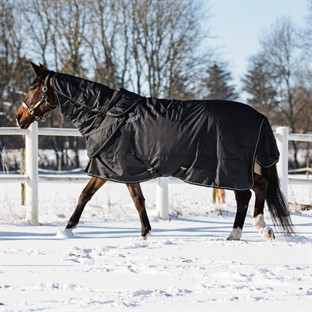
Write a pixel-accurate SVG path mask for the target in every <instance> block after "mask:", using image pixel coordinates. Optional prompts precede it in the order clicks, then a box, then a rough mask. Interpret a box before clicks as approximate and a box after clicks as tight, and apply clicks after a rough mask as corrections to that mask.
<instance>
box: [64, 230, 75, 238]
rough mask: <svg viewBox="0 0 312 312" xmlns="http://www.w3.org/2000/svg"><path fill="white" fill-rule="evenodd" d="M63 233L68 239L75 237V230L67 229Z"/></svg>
mask: <svg viewBox="0 0 312 312" xmlns="http://www.w3.org/2000/svg"><path fill="white" fill-rule="evenodd" d="M63 233H64V235H65V236H67V237H72V236H74V233H73V229H67V228H66V229H65V230H64V232H63Z"/></svg>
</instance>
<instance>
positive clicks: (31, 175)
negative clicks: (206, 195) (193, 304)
mask: <svg viewBox="0 0 312 312" xmlns="http://www.w3.org/2000/svg"><path fill="white" fill-rule="evenodd" d="M0 135H25V137H26V139H25V150H26V154H25V174H23V175H18V174H2V175H0V182H7V183H10V182H24V183H25V197H26V198H25V205H26V211H27V213H26V219H27V221H28V222H29V224H30V225H38V215H39V208H38V207H39V206H38V183H39V182H40V183H41V182H74V183H80V182H85V183H87V182H88V181H89V179H90V177H89V176H87V175H68V174H62V175H51V174H49V175H45V174H38V136H39V135H48V136H80V133H79V131H78V130H76V129H64V128H60V129H54V128H38V123H33V124H32V125H31V126H30V127H29V129H27V130H23V129H19V128H13V127H12V128H11V127H7V128H6V127H2V128H0ZM275 137H276V140H277V145H278V148H279V151H280V154H281V156H280V161H279V162H278V164H277V169H278V172H279V176H280V182H281V187H282V190H283V193H284V195H285V197H286V198H287V199H288V191H287V189H288V184H307V183H309V184H312V180H307V179H306V180H303V179H292V178H288V141H291V140H292V141H306V142H312V135H311V134H289V132H288V128H287V127H279V128H277V133H276V134H275ZM150 182H151V183H156V192H157V194H156V197H157V210H158V216H159V218H161V219H167V218H168V183H169V179H168V178H158V179H154V180H151V181H150ZM174 182H179V183H184V182H182V181H181V180H176V181H174ZM170 183H172V180H171V181H170Z"/></svg>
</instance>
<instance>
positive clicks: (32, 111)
mask: <svg viewBox="0 0 312 312" xmlns="http://www.w3.org/2000/svg"><path fill="white" fill-rule="evenodd" d="M51 74H52V72H51V71H49V73H48V75H47V77H46V78H45V80H44V85H43V87H42V92H43V95H42V97H41V99H40V101H39V102H37V103H36V104H35V105H34V106H33V107H29V106H28V104H27V103H26V102H25V101H23V102H22V106H23V107H24V108H26V109H27V111H28V113H29V114H30V115H32V116H34V117H35V119H36V120H37V121H41V122H45V121H46V120H47V119H46V116H47V115H48V114H49V113H50V112H51V111H52V110H53V109H54V108H51V104H50V103H49V102H48V96H47V92H48V80H49V78H50V75H51ZM42 103H44V104H45V106H47V108H48V109H49V110H48V111H47V112H45V113H43V115H42V116H37V115H36V114H35V109H36V108H37V107H38V106H40V105H41V104H42Z"/></svg>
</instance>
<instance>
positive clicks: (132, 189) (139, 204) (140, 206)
mask: <svg viewBox="0 0 312 312" xmlns="http://www.w3.org/2000/svg"><path fill="white" fill-rule="evenodd" d="M127 187H128V190H129V193H130V195H131V198H132V200H133V202H134V205H135V208H136V209H137V211H138V213H139V216H140V221H141V237H142V239H147V238H148V237H149V236H150V235H151V230H152V228H151V225H150V223H149V220H148V216H147V213H146V209H145V198H144V196H143V193H142V189H141V186H140V183H134V184H127Z"/></svg>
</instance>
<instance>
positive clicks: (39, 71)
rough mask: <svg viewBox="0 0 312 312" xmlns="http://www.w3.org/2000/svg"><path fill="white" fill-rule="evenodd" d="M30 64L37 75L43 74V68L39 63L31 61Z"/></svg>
mask: <svg viewBox="0 0 312 312" xmlns="http://www.w3.org/2000/svg"><path fill="white" fill-rule="evenodd" d="M30 65H31V67H32V69H33V71H34V73H35V75H36V76H39V77H41V74H42V70H41V68H40V67H39V66H38V65H36V64H34V63H33V62H30Z"/></svg>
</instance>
